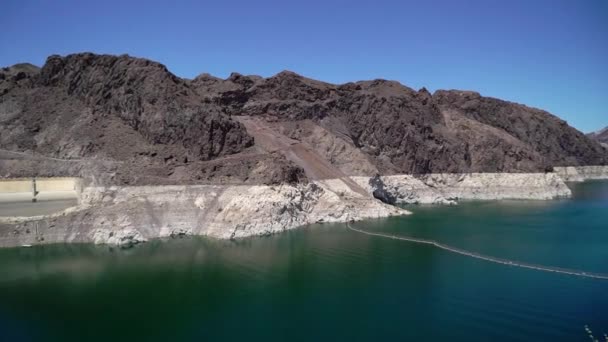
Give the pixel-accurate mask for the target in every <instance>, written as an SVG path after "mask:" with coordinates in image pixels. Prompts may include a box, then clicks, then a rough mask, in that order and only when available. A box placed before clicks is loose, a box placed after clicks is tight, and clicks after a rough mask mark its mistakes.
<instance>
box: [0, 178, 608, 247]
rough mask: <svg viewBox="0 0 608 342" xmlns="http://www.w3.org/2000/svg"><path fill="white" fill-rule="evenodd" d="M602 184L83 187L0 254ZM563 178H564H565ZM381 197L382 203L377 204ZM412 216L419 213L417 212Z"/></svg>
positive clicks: (18, 228)
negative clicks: (69, 203)
mask: <svg viewBox="0 0 608 342" xmlns="http://www.w3.org/2000/svg"><path fill="white" fill-rule="evenodd" d="M572 170H576V172H577V173H576V175H577V176H576V180H577V181H581V180H585V179H598V178H604V179H608V167H601V168H598V167H578V168H576V169H571V168H568V172H570V173H566V171H565V170H556V172H554V173H553V172H550V173H528V174H521V173H519V174H511V173H494V174H489V173H471V174H427V175H393V176H377V177H351V180H352V181H354V182H356V183H357V184H359V185H360V186H361V188H363V189H365V190H366V191H368V192H369V195H367V196H366V195H365V194H361V193H358V192H356V191H353V190H352V189H351V187H349V185H348V182H345V181H343V180H340V179H333V180H322V181H315V182H311V183H308V184H295V185H289V184H284V185H277V186H270V185H191V186H188V185H184V186H133V187H128V186H127V187H119V186H113V187H86V188H84V189H83V191H82V193H81V196H80V198H81V200H80V204H79V205H78V206H77V207H74V208H70V209H68V210H66V211H64V212H62V213H58V214H54V215H48V216H39V217H29V218H19V217H10V218H1V219H0V247H12V246H20V245H24V244H38V243H65V242H93V243H97V244H110V245H119V246H131V245H133V244H137V243H140V242H144V241H147V240H149V239H154V238H163V237H175V236H181V235H203V236H208V237H212V238H219V239H235V238H243V237H248V236H261V235H268V234H273V233H278V232H282V231H285V230H289V229H294V228H297V227H301V226H304V225H308V224H312V223H320V222H347V221H351V220H364V219H370V218H383V217H390V216H397V215H408V214H410V212H409V211H407V210H404V209H402V208H399V207H396V206H392V205H389V204H385V203H382V202H386V203H390V204H411V203H421V204H422V203H431V204H455V203H456V201H458V200H499V199H521V200H550V199H554V198H561V197H569V196H570V195H571V191H570V189H569V188H568V187H567V185H566V183H565V181H571V180H572V179H573V178H574V177H573V176H572ZM562 177H564V178H562ZM378 199H380V200H378ZM414 212H415V210H414Z"/></svg>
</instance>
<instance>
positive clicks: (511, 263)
mask: <svg viewBox="0 0 608 342" xmlns="http://www.w3.org/2000/svg"><path fill="white" fill-rule="evenodd" d="M346 227H348V229H350V230H352V231H355V232H358V233H361V234H366V235H371V236H380V237H383V238H387V239H394V240H402V241H409V242H414V243H421V244H425V245H431V246H435V247H437V248H440V249H443V250H446V251H448V252H452V253H456V254H461V255H464V256H468V257H471V258H476V259H481V260H485V261H489V262H493V263H497V264H503V265H508V266H515V267H522V268H528V269H532V270H537V271H544V272H554V273H561V274H568V275H573V276H578V277H585V278H594V279H604V280H608V274H604V273H594V272H583V271H580V270H574V269H567V268H561V267H553V266H543V265H535V264H530V263H525V262H519V261H512V260H509V259H501V258H496V257H492V256H488V255H483V254H479V253H475V252H470V251H467V250H464V249H460V248H456V247H452V246H449V245H446V244H443V243H439V242H437V241H435V240H426V239H418V238H413V237H408V236H397V235H389V234H382V233H372V232H368V231H365V230H361V229H357V228H354V227H353V226H351V225H350V223H346Z"/></svg>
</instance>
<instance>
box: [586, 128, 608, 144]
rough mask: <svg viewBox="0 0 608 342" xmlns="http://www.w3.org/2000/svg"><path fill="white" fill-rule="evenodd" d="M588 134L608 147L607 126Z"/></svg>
mask: <svg viewBox="0 0 608 342" xmlns="http://www.w3.org/2000/svg"><path fill="white" fill-rule="evenodd" d="M587 136H588V137H589V138H591V139H593V140H596V141H598V142H599V143H600V144H602V145H604V147H606V148H608V127H605V128H603V129H601V130H599V131H597V132H593V133H589V134H587Z"/></svg>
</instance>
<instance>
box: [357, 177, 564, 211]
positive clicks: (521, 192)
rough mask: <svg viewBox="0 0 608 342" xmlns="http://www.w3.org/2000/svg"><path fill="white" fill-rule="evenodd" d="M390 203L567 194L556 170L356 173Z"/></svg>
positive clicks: (526, 198) (445, 202)
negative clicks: (365, 175) (409, 173)
mask: <svg viewBox="0 0 608 342" xmlns="http://www.w3.org/2000/svg"><path fill="white" fill-rule="evenodd" d="M355 181H357V182H358V183H359V184H361V186H367V189H368V191H370V192H373V194H374V197H376V198H379V199H380V200H382V201H383V202H385V203H391V204H456V202H457V201H459V200H499V199H524V200H548V199H555V198H560V197H570V195H571V191H570V189H569V188H568V186H566V184H565V183H564V181H563V180H562V178H560V177H559V176H558V175H557V174H556V173H468V174H445V173H444V174H423V175H391V176H381V177H380V176H377V177H374V178H371V179H369V178H366V177H355Z"/></svg>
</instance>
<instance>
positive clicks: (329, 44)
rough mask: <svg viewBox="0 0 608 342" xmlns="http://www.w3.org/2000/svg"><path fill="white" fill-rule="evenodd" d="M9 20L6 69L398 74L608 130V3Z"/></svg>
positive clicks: (359, 4) (113, 13)
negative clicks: (110, 60) (128, 63)
mask: <svg viewBox="0 0 608 342" xmlns="http://www.w3.org/2000/svg"><path fill="white" fill-rule="evenodd" d="M0 23H1V25H0V65H1V66H7V65H12V64H15V63H18V62H30V63H33V64H36V65H42V64H43V63H44V61H45V59H46V57H47V56H48V55H51V54H61V55H65V54H69V53H74V52H82V51H92V52H97V53H111V54H122V53H128V54H130V55H134V56H138V57H146V58H150V59H153V60H157V61H159V62H161V63H163V64H165V65H167V67H168V68H169V70H171V71H172V72H173V73H175V74H177V75H178V76H181V77H188V78H192V77H195V76H196V75H198V74H199V73H202V72H209V73H211V74H214V75H216V76H220V77H227V76H228V75H229V74H230V72H232V71H238V72H240V73H243V74H258V75H262V76H270V75H273V74H275V73H277V72H279V71H281V70H285V69H288V70H292V71H295V72H297V73H300V74H303V75H305V76H308V77H312V78H316V79H320V80H324V81H328V82H333V83H343V82H348V81H355V80H361V79H373V78H386V79H392V80H398V81H400V82H401V83H404V84H406V85H408V86H410V87H413V88H416V89H418V88H421V87H423V86H424V87H427V88H428V89H429V90H431V91H434V90H436V89H467V90H476V91H479V92H480V93H482V94H483V95H486V96H493V97H498V98H502V99H506V100H510V101H515V102H520V103H524V104H527V105H530V106H534V107H539V108H542V109H546V110H548V111H550V112H552V113H554V114H556V115H558V116H560V117H562V118H563V119H565V120H567V121H568V122H569V123H570V124H571V125H573V126H574V127H576V128H578V129H580V130H582V131H584V132H588V131H592V130H596V129H599V128H601V127H604V126H608V1H607V0H588V1H585V0H571V1H561V0H521V1H520V0H508V1H507V0H494V1H493V0H483V1H482V0H478V1H465V0H461V1H447V0H446V1H425V0H416V1H379V0H377V1H367V2H363V1H356V0H350V1H330V0H326V1H317V0H301V1H287V0H285V1H254V0H249V1H127V0H121V1H116V0H106V1H82V0H61V1H49V0H40V1H30V0H5V1H3V2H2V5H0Z"/></svg>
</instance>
